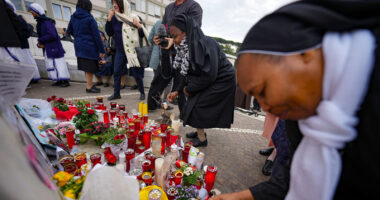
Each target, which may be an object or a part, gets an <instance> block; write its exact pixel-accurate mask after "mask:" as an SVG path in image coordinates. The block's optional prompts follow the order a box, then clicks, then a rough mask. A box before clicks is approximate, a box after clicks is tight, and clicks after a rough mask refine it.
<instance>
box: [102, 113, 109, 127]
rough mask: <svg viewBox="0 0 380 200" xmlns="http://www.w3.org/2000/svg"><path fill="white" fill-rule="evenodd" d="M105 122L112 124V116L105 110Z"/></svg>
mask: <svg viewBox="0 0 380 200" xmlns="http://www.w3.org/2000/svg"><path fill="white" fill-rule="evenodd" d="M103 122H104V123H106V124H108V123H110V116H109V114H108V110H105V111H104V112H103Z"/></svg>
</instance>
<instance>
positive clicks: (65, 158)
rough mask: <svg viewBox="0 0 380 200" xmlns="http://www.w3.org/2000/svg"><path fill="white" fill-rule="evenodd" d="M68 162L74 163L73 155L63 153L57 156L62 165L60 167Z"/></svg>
mask: <svg viewBox="0 0 380 200" xmlns="http://www.w3.org/2000/svg"><path fill="white" fill-rule="evenodd" d="M69 163H74V164H75V159H74V156H72V155H64V156H61V157H60V158H59V164H61V165H62V167H65V165H67V164H69Z"/></svg>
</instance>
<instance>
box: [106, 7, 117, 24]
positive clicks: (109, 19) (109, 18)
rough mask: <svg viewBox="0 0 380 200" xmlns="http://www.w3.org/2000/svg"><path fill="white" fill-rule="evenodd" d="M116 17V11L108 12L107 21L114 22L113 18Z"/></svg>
mask: <svg viewBox="0 0 380 200" xmlns="http://www.w3.org/2000/svg"><path fill="white" fill-rule="evenodd" d="M114 15H115V10H114V9H111V10H110V11H108V17H107V21H109V22H110V21H111V20H112V17H113V16H114Z"/></svg>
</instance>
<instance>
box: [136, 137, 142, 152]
mask: <svg viewBox="0 0 380 200" xmlns="http://www.w3.org/2000/svg"><path fill="white" fill-rule="evenodd" d="M141 145H142V141H141V140H138V139H136V145H135V151H136V153H138V149H139V147H140V146H141Z"/></svg>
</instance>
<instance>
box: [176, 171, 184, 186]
mask: <svg viewBox="0 0 380 200" xmlns="http://www.w3.org/2000/svg"><path fill="white" fill-rule="evenodd" d="M182 178H183V172H182V171H179V170H178V171H177V172H176V173H175V178H174V183H175V185H181V183H182Z"/></svg>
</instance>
